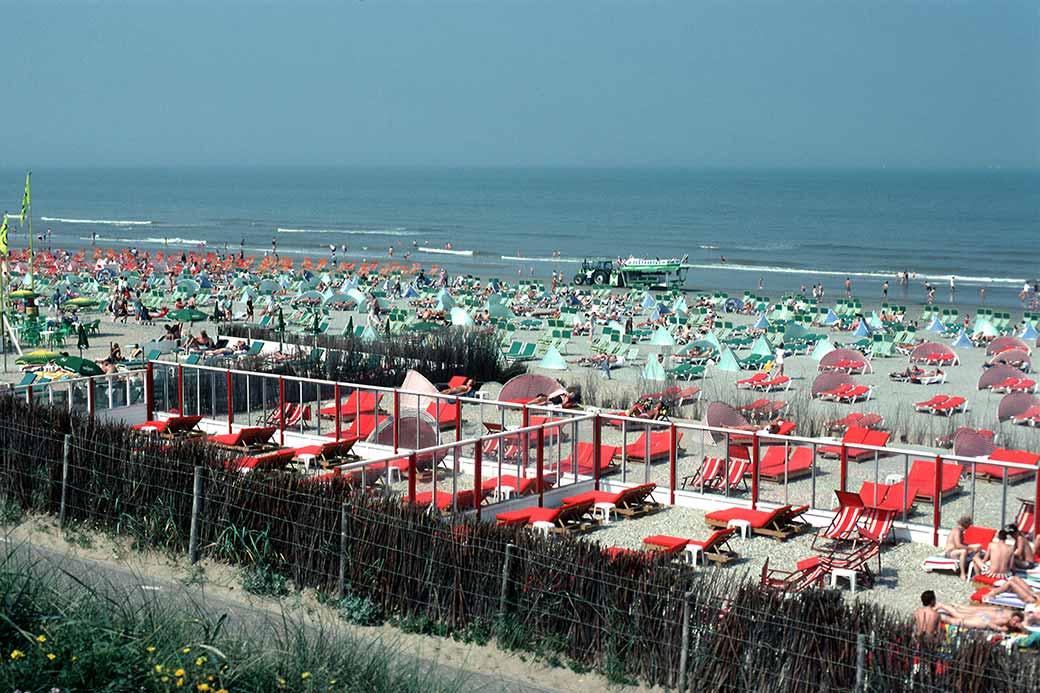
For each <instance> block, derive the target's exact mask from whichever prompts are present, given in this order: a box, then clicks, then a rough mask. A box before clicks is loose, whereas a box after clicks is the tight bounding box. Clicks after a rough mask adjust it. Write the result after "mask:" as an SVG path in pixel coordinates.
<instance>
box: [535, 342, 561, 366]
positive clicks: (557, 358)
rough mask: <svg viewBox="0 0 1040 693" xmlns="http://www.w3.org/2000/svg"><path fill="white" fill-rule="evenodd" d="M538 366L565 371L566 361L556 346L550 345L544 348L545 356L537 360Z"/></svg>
mask: <svg viewBox="0 0 1040 693" xmlns="http://www.w3.org/2000/svg"><path fill="white" fill-rule="evenodd" d="M538 367H539V368H547V369H549V370H553V371H565V370H567V361H565V360H564V358H563V355H561V354H560V351H559V350H558V349H557V348H556V347H554V346H550V347H549V348H548V350H546V352H545V356H543V357H542V360H541V361H539V362H538Z"/></svg>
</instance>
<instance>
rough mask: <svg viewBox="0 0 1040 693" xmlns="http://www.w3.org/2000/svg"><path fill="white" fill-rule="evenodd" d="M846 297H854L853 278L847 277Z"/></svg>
mask: <svg viewBox="0 0 1040 693" xmlns="http://www.w3.org/2000/svg"><path fill="white" fill-rule="evenodd" d="M845 298H852V279H850V278H849V277H845Z"/></svg>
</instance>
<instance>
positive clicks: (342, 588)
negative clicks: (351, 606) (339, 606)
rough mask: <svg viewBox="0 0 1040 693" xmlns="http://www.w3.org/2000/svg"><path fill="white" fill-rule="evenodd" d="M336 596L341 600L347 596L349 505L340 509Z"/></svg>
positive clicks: (344, 505)
mask: <svg viewBox="0 0 1040 693" xmlns="http://www.w3.org/2000/svg"><path fill="white" fill-rule="evenodd" d="M336 596H337V597H338V598H339V599H343V597H345V596H347V504H346V502H344V503H343V505H341V506H340V508H339V582H338V583H337V584H336Z"/></svg>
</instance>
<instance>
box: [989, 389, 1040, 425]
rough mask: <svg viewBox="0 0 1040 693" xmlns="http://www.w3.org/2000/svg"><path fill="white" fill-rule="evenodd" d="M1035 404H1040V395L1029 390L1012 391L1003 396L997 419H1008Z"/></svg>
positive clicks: (998, 406) (998, 407)
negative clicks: (1032, 393)
mask: <svg viewBox="0 0 1040 693" xmlns="http://www.w3.org/2000/svg"><path fill="white" fill-rule="evenodd" d="M1035 406H1040V397H1037V396H1035V395H1031V394H1029V393H1028V392H1012V393H1010V394H1007V395H1004V396H1003V397H1001V399H1000V404H998V405H997V420H998V421H1007V420H1008V419H1010V418H1011V417H1013V416H1018V415H1019V414H1023V413H1025V412H1026V411H1027V410H1028V409H1029V408H1030V407H1035Z"/></svg>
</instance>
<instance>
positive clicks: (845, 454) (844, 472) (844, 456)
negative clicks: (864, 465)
mask: <svg viewBox="0 0 1040 693" xmlns="http://www.w3.org/2000/svg"><path fill="white" fill-rule="evenodd" d="M848 476H849V449H848V448H847V447H845V443H842V444H841V475H840V477H841V478H840V480H839V481H840V484H841V490H842V491H843V492H844V491H845V481H846V480H847V478H848Z"/></svg>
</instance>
